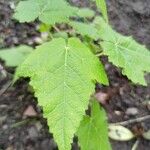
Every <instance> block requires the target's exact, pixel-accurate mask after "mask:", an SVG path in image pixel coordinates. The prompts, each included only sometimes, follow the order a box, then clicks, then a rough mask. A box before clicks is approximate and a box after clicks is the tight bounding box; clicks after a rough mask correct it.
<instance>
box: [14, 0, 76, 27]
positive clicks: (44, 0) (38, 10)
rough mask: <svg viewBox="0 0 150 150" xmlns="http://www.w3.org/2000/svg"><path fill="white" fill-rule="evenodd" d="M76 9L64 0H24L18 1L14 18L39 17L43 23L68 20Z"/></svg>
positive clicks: (32, 18)
mask: <svg viewBox="0 0 150 150" xmlns="http://www.w3.org/2000/svg"><path fill="white" fill-rule="evenodd" d="M77 10H78V9H77V8H75V7H72V6H70V5H69V4H68V3H67V2H66V1H65V0H26V1H20V2H19V4H18V6H17V8H16V11H15V14H14V18H16V19H17V20H19V21H20V22H31V21H34V20H35V19H36V18H39V20H40V21H42V22H43V23H45V24H51V25H53V24H55V23H56V22H57V23H62V22H68V21H69V17H71V16H75V14H76V11H77Z"/></svg>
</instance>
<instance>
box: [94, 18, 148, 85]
mask: <svg viewBox="0 0 150 150" xmlns="http://www.w3.org/2000/svg"><path fill="white" fill-rule="evenodd" d="M95 24H96V28H97V29H98V33H99V37H100V38H101V39H102V40H103V41H102V42H100V45H101V47H102V48H103V50H104V54H105V55H107V56H108V58H109V61H111V62H112V63H113V64H114V65H116V66H118V67H121V68H122V69H123V71H122V73H123V74H124V75H126V76H127V77H128V78H129V79H130V80H132V81H133V82H134V83H139V84H142V85H146V82H145V78H144V73H145V72H150V52H149V51H148V50H147V49H146V47H145V46H143V45H140V44H139V43H137V42H136V41H135V40H134V39H133V38H131V37H127V36H123V35H121V34H119V33H117V32H116V31H115V30H113V29H112V28H111V27H110V26H109V25H108V24H107V23H105V21H104V20H103V19H102V18H96V19H95Z"/></svg>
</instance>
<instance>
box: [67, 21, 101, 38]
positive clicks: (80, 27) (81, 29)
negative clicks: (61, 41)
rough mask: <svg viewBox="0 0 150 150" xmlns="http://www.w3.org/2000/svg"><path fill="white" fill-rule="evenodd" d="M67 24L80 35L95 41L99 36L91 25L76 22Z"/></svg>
mask: <svg viewBox="0 0 150 150" xmlns="http://www.w3.org/2000/svg"><path fill="white" fill-rule="evenodd" d="M69 24H70V25H71V26H72V27H73V28H74V29H75V30H76V31H77V32H78V33H79V34H81V35H83V36H88V37H90V38H92V39H95V40H97V39H98V37H99V35H98V31H97V29H96V28H95V27H94V26H93V25H92V24H86V23H82V22H77V21H70V22H69Z"/></svg>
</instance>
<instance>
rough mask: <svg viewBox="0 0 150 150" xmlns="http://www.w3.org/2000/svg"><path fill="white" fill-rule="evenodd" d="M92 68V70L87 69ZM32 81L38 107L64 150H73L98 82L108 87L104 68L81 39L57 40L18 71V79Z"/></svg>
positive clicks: (43, 48) (43, 47)
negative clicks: (41, 108)
mask: <svg viewBox="0 0 150 150" xmlns="http://www.w3.org/2000/svg"><path fill="white" fill-rule="evenodd" d="M87 66H88V67H87ZM19 77H30V78H31V82H30V85H31V86H32V87H33V88H34V91H35V96H36V97H37V98H38V103H39V105H40V106H42V107H43V111H44V114H43V115H44V117H46V118H47V119H48V125H49V127H50V131H51V132H52V133H53V135H54V139H55V140H56V142H57V144H58V147H59V149H60V150H70V149H71V144H70V143H71V142H72V138H73V136H74V133H75V132H76V131H77V129H78V127H79V125H80V121H81V120H82V118H83V115H84V112H85V109H86V108H87V106H88V100H89V98H90V94H92V93H93V92H94V89H95V84H94V83H95V82H96V81H98V82H100V83H103V84H108V81H107V76H106V74H105V71H104V69H103V66H102V64H101V63H100V62H99V60H98V59H97V58H96V56H94V55H93V54H92V53H91V51H90V50H89V49H88V48H87V47H86V46H85V45H84V44H82V43H81V42H80V41H79V40H78V39H77V38H70V39H68V42H67V43H66V42H65V40H64V39H62V38H58V39H53V40H52V41H51V42H47V43H45V44H43V45H41V46H38V47H37V49H36V50H35V51H34V52H33V53H32V54H31V55H30V56H29V57H28V58H27V59H26V60H25V61H24V62H23V63H22V64H21V65H20V66H19V67H18V69H17V71H16V78H19Z"/></svg>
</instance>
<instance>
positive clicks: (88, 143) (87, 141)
mask: <svg viewBox="0 0 150 150" xmlns="http://www.w3.org/2000/svg"><path fill="white" fill-rule="evenodd" d="M91 111H92V112H91V117H89V116H85V117H84V119H83V121H82V122H81V124H80V127H79V129H78V132H77V135H78V138H79V143H80V146H81V149H82V150H88V149H90V150H111V146H110V143H109V140H108V131H107V130H108V129H107V122H106V114H105V111H104V110H103V109H102V108H100V107H99V104H98V102H96V101H95V100H93V102H92V108H91Z"/></svg>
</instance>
